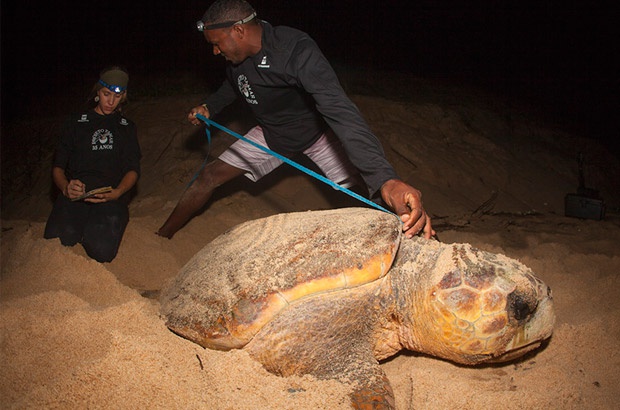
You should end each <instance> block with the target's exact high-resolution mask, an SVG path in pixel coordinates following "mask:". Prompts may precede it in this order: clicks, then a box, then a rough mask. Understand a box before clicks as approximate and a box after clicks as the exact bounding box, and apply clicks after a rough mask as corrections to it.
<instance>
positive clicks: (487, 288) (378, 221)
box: [161, 208, 555, 409]
mask: <svg viewBox="0 0 620 410" xmlns="http://www.w3.org/2000/svg"><path fill="white" fill-rule="evenodd" d="M401 236H402V234H401V223H400V221H399V220H398V218H397V217H396V216H394V215H391V214H388V213H385V212H381V211H376V210H372V209H365V208H344V209H338V210H329V211H308V212H299V213H289V214H279V215H274V216H271V217H267V218H263V219H258V220H254V221H249V222H245V223H243V224H240V225H238V226H236V227H234V228H232V229H231V230H229V231H228V232H226V233H224V234H222V235H220V236H219V237H217V238H216V239H215V240H213V241H212V242H211V243H210V244H208V245H207V246H205V247H204V248H203V249H202V250H201V251H200V252H198V253H197V254H196V255H195V256H194V257H193V258H192V259H191V260H190V261H189V262H188V263H187V264H186V265H185V266H184V267H183V268H182V269H181V271H180V273H179V275H178V276H177V277H176V278H175V279H174V280H173V281H172V282H171V284H170V286H169V287H168V288H167V289H166V290H164V292H163V293H162V299H161V302H162V305H161V313H162V315H163V317H164V318H165V320H166V325H167V326H168V327H169V328H170V329H171V330H172V331H173V332H175V333H177V334H179V335H181V336H183V337H185V338H187V339H189V340H192V341H194V342H196V343H198V344H199V345H201V346H203V347H207V348H211V349H220V350H229V349H235V348H237V349H244V350H246V351H248V352H249V354H250V356H251V357H253V358H254V359H255V360H257V361H258V362H260V363H261V364H262V365H263V366H264V367H265V368H266V369H267V370H268V371H270V372H272V373H275V374H278V375H281V376H288V375H303V374H312V375H314V376H316V377H318V378H323V379H327V378H331V379H339V380H341V381H343V382H346V383H352V384H353V386H352V391H353V393H352V394H351V401H352V405H353V407H355V408H390V409H391V408H394V396H393V393H392V389H391V387H390V384H389V381H388V380H387V377H386V375H385V373H384V372H383V370H382V369H381V367H380V366H379V362H378V361H379V360H381V359H385V358H387V357H389V356H391V355H394V354H395V353H397V352H398V351H399V350H401V349H409V350H412V351H416V352H423V353H426V354H430V355H435V356H439V357H441V358H444V359H449V360H452V361H454V362H457V363H463V364H477V363H482V362H488V361H504V360H511V359H514V358H516V357H518V356H520V355H521V354H523V353H525V352H527V351H530V350H532V349H534V348H536V347H538V346H539V345H540V343H541V342H542V341H543V340H544V339H546V338H548V337H549V336H550V335H551V331H552V327H553V323H554V319H555V316H554V313H553V306H552V298H551V291H550V289H549V288H548V287H547V286H546V285H545V284H544V283H542V282H541V281H540V280H539V279H537V278H536V277H535V276H534V274H533V273H532V272H531V270H530V269H528V268H527V267H525V266H524V265H523V264H521V263H519V262H518V261H516V260H513V259H510V258H508V257H506V256H503V255H500V254H493V253H489V252H484V251H481V250H478V249H476V248H474V247H472V246H471V245H468V244H442V243H440V242H437V241H430V240H426V239H423V238H414V239H403V240H402V241H401ZM367 406H370V407H367Z"/></svg>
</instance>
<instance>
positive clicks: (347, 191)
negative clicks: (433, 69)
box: [192, 114, 394, 214]
mask: <svg viewBox="0 0 620 410" xmlns="http://www.w3.org/2000/svg"><path fill="white" fill-rule="evenodd" d="M196 118H198V119H199V120H201V121H203V122H204V123H205V124H207V138H208V139H209V143H210V142H211V133H210V131H209V126H211V125H213V126H214V127H217V128H219V129H220V130H222V131H224V132H226V133H228V134H230V135H232V136H233V137H235V138H237V139H240V140H242V141H245V142H247V143H248V144H251V145H253V146H255V147H256V148H258V149H260V150H262V151H264V152H266V153H267V154H269V155H272V156H274V157H276V158H278V159H279V160H280V161H283V162H286V163H287V164H289V165H291V166H293V167H295V168H297V169H298V170H300V171H302V172H305V173H306V174H308V175H310V176H311V177H314V178H316V179H318V180H319V181H321V182H324V183H326V184H327V185H329V186H331V187H332V188H334V189H336V190H338V191H342V192H344V193H345V194H347V195H349V196H352V197H353V198H355V199H357V200H359V201H362V202H364V203H365V204H367V205H370V206H372V207H374V208H377V209H378V210H380V211H383V212H387V213H389V214H394V213H393V212H390V211H388V210H387V209H385V208H384V207H382V206H381V205H379V204H376V203H374V202H372V201H371V200H369V199H368V198H364V197H363V196H361V195H359V194H356V193H355V192H353V191H351V190H350V189H347V188H345V187H343V186H341V185H338V184H337V183H335V182H333V181H331V180H329V179H327V178H325V177H324V176H323V175H321V174H317V173H316V172H314V171H313V170H311V169H308V168H306V167H304V166H303V165H300V164H298V163H296V162H295V161H292V160H290V159H288V158H286V157H284V156H282V155H280V154H278V153H277V152H275V151H272V150H270V149H269V148H267V147H264V146H262V145H260V144H257V143H256V142H254V141H251V140H249V139H247V138H245V137H243V136H242V135H239V134H237V133H236V132H234V131H232V130H229V129H228V128H226V127H224V126H223V125H220V124H218V123H217V122H215V121H213V120H210V119H209V118H207V117H205V116H204V115H201V114H196ZM192 182H193V180H192Z"/></svg>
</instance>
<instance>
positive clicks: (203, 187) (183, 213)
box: [157, 159, 246, 239]
mask: <svg viewBox="0 0 620 410" xmlns="http://www.w3.org/2000/svg"><path fill="white" fill-rule="evenodd" d="M244 172H246V171H244V170H242V169H240V168H236V167H233V166H232V165H229V164H227V163H226V162H224V161H222V160H220V159H216V160H215V161H213V162H210V163H208V164H207V165H206V166H205V167H204V168H203V170H202V171H201V172H200V175H199V176H198V178H197V179H196V180H195V181H194V183H193V184H192V185H190V186H189V187H188V188H187V189H186V190H185V192H183V195H181V199H179V202H178V203H177V206H176V207H175V208H174V210H173V211H172V213H171V214H170V216H169V217H168V219H167V220H166V222H165V223H164V224H163V225H162V226H161V228H159V230H158V231H157V234H158V235H160V236H163V237H166V238H168V239H170V238H172V236H173V235H174V234H175V233H176V232H177V231H178V230H179V229H181V228H182V227H183V225H185V224H186V223H187V222H188V221H189V220H190V219H191V218H192V217H193V216H194V214H195V213H196V212H198V211H199V210H200V209H201V208H202V207H203V206H204V205H205V204H206V203H207V201H208V200H209V198H211V194H212V193H213V190H214V189H215V188H217V187H218V186H220V185H222V184H223V183H225V182H228V181H230V180H231V179H233V178H235V177H238V176H239V175H242V174H243V173H244Z"/></svg>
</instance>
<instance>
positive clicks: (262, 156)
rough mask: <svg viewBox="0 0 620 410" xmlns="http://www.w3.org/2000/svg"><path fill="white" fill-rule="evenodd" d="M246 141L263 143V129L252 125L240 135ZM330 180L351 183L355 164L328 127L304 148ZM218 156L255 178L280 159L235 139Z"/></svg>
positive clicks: (353, 177) (353, 178)
mask: <svg viewBox="0 0 620 410" xmlns="http://www.w3.org/2000/svg"><path fill="white" fill-rule="evenodd" d="M244 137H245V138H247V139H248V140H250V141H253V142H256V143H257V144H259V145H262V146H263V147H267V142H266V141H265V137H264V135H263V129H262V128H261V127H260V126H256V127H254V128H252V129H251V130H250V131H248V133H247V134H245V135H244ZM304 154H305V155H307V156H308V158H310V159H311V160H312V162H314V163H315V164H316V165H317V166H318V167H319V169H320V170H321V171H322V172H323V174H324V175H325V177H326V178H327V179H329V180H330V181H333V182H335V183H337V184H341V185H342V186H344V187H345V188H348V187H350V186H351V185H353V184H354V182H355V181H356V179H357V174H358V171H357V168H355V167H354V166H353V164H351V161H350V160H349V158H348V157H347V155H346V153H345V152H344V148H343V147H342V144H341V143H340V140H338V138H337V137H336V136H335V135H334V133H333V132H332V131H331V130H329V131H328V132H326V133H324V134H323V135H321V136H320V137H319V139H318V140H317V141H316V142H315V143H314V144H312V146H310V148H308V149H306V150H305V151H304ZM219 158H220V159H221V160H222V161H224V162H226V163H227V164H230V165H232V166H233V167H236V168H240V169H243V170H244V171H246V173H245V176H246V177H248V178H249V179H251V180H252V181H254V182H256V181H258V180H259V179H261V178H262V177H264V176H265V175H267V174H268V173H270V172H271V171H273V170H274V169H276V168H277V167H279V166H280V165H282V163H283V162H282V160H280V159H278V158H276V157H274V156H273V155H271V154H268V153H266V152H265V151H262V150H261V149H259V148H257V147H255V146H253V145H252V144H248V143H247V142H245V141H242V140H239V141H237V142H235V143H233V144H232V145H231V146H230V147H229V148H228V149H227V150H226V151H224V152H223V153H222V154H221V155H220V156H219Z"/></svg>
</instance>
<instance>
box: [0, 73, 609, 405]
mask: <svg viewBox="0 0 620 410" xmlns="http://www.w3.org/2000/svg"><path fill="white" fill-rule="evenodd" d="M356 81H358V79H356V78H352V79H350V80H349V81H348V82H345V86H346V87H347V89H348V90H349V91H351V92H352V99H353V100H354V102H355V103H356V104H357V105H358V106H359V107H360V109H361V111H362V112H363V113H364V115H365V116H366V118H367V120H368V122H369V124H370V126H371V128H372V129H373V130H375V132H376V133H377V134H378V136H379V137H380V138H381V140H382V142H383V144H384V147H385V150H386V155H387V156H388V157H389V159H390V161H391V162H392V163H393V164H394V166H395V167H396V168H397V171H398V172H399V174H400V175H401V177H402V178H404V179H405V180H407V181H408V182H410V183H411V184H412V185H414V186H416V187H417V188H419V189H420V190H422V192H423V194H424V201H425V206H426V208H427V210H428V211H429V213H430V214H431V215H432V217H433V221H434V225H435V228H436V230H437V231H438V236H439V239H440V240H441V241H443V242H446V243H451V242H468V243H471V244H473V245H475V246H477V247H479V248H482V249H485V250H488V251H492V252H498V253H503V254H505V255H508V256H510V257H512V258H515V259H518V260H520V261H521V262H523V263H524V264H526V265H527V266H529V267H530V268H532V269H533V271H534V272H536V274H537V275H538V276H539V277H540V278H541V279H543V280H544V281H545V282H546V283H547V284H548V285H549V286H550V287H551V288H552V290H553V294H554V298H555V307H556V314H557V318H558V319H557V324H556V328H555V331H554V334H553V336H552V338H551V339H550V340H549V341H548V343H546V344H545V346H544V347H543V348H541V349H540V350H538V351H536V352H534V353H532V354H529V355H528V356H527V357H525V358H523V359H521V360H518V361H515V362H512V363H507V364H500V365H487V366H477V367H466V366H459V365H455V364H453V363H450V362H447V361H443V360H439V359H436V358H433V357H427V356H423V355H419V354H416V353H413V352H402V353H401V354H398V355H397V356H395V357H392V358H390V359H389V360H387V361H385V362H384V363H382V366H383V368H384V369H385V371H386V373H387V374H388V377H389V379H390V381H391V383H392V386H393V388H394V392H395V395H396V403H397V406H398V408H399V409H409V408H417V409H448V408H450V409H452V408H462V409H492V408H506V409H531V408H556V409H560V408H561V409H584V408H587V409H612V408H617V407H618V403H619V400H618V396H619V394H620V381H619V380H618V377H617V376H618V369H620V354H619V353H618V351H619V350H618V339H619V338H620V324H619V320H618V318H619V317H620V312H619V310H620V308H619V304H618V302H617V301H618V300H619V299H620V286H619V283H618V282H619V281H618V277H619V272H620V245H619V243H620V229H619V228H620V214H619V212H618V209H619V205H620V198H619V196H620V189H619V185H618V181H620V164H619V163H618V160H617V159H615V158H614V157H612V156H611V155H610V154H609V153H608V152H607V151H606V150H605V148H604V147H601V146H599V145H597V144H596V143H594V142H592V141H589V140H586V139H584V138H581V137H579V136H575V135H573V134H569V133H567V132H565V131H562V130H560V129H559V128H557V127H555V126H553V125H549V124H548V123H544V122H542V121H541V120H539V119H537V118H535V117H533V116H531V115H530V114H528V112H526V111H525V110H522V109H517V108H515V107H514V106H511V105H510V104H507V103H505V102H503V101H501V100H497V99H494V97H491V96H488V95H484V94H481V93H478V92H474V91H471V90H463V89H457V88H451V87H446V86H442V85H437V84H430V83H426V82H421V81H419V82H415V80H412V79H408V84H410V85H411V87H412V88H413V89H416V90H418V92H417V93H415V94H412V95H408V96H406V98H405V97H403V96H402V95H396V93H391V90H390V89H389V88H386V89H382V90H380V92H376V93H374V94H373V95H368V94H367V95H362V94H361V93H357V92H356V91H359V89H360V88H361V87H358V84H357V82H356ZM414 82H415V84H413V83H414ZM365 89H367V88H365ZM199 100H200V96H197V95H182V96H168V97H158V98H155V97H150V98H141V99H136V100H134V101H132V103H131V105H130V106H129V107H128V109H127V111H126V114H127V116H128V117H130V118H131V119H133V120H134V121H135V122H136V123H137V124H138V129H139V139H140V144H141V147H142V150H143V154H144V158H143V161H142V167H143V175H142V178H141V180H140V183H139V192H138V195H137V196H136V197H135V199H134V200H133V202H132V203H131V206H130V212H131V220H130V222H129V225H128V228H127V231H126V233H125V236H124V239H123V243H122V245H121V249H120V251H119V254H118V256H117V258H116V259H115V260H114V261H113V262H111V263H106V264H100V263H97V262H95V261H93V260H90V259H89V258H88V257H86V255H85V253H84V251H83V250H82V249H81V247H80V246H79V245H78V246H75V247H73V248H66V247H63V246H62V245H61V244H60V242H59V241H58V240H44V239H43V238H42V236H43V229H44V224H45V220H46V217H47V214H48V213H49V211H50V210H51V205H52V202H51V200H50V182H49V169H50V168H49V167H50V162H49V161H50V158H51V151H50V150H49V149H47V150H46V149H43V150H42V151H41V152H39V153H38V154H37V155H38V156H39V160H38V161H30V162H29V164H30V168H29V170H28V178H29V183H28V185H27V188H24V185H23V184H22V185H21V188H20V189H14V190H13V191H12V192H10V193H9V194H6V193H5V194H4V197H3V214H2V253H1V256H2V260H1V277H0V403H1V404H0V407H1V408H63V409H65V408H66V409H73V408H75V409H77V408H80V409H81V408H184V409H185V408H187V409H191V408H210V409H258V408H260V409H339V408H341V409H346V408H349V404H348V398H347V394H348V391H349V388H348V386H345V385H341V384H339V383H337V382H334V381H319V380H316V379H314V378H312V377H290V378H281V377H277V376H274V375H271V374H269V373H267V372H266V371H265V370H264V369H262V368H261V366H260V365H259V364H257V363H256V362H254V361H253V360H252V359H250V358H249V356H247V355H246V354H245V353H244V352H243V351H230V352H220V351H212V350H205V349H203V348H201V347H200V346H198V345H195V344H193V343H191V342H189V341H187V340H184V339H182V338H180V337H178V336H176V335H175V334H173V333H171V332H170V331H168V329H167V328H166V327H165V325H164V323H163V321H162V319H161V318H160V317H159V302H158V301H157V299H156V298H154V297H153V296H154V295H156V294H157V292H158V291H159V290H160V289H161V288H162V286H164V285H165V283H166V282H167V281H168V280H170V279H171V278H173V277H174V276H175V275H176V273H177V272H178V271H179V270H180V268H181V267H182V266H183V265H184V264H185V263H186V262H187V261H188V260H189V259H190V258H191V257H192V255H194V254H195V253H196V252H197V251H198V250H200V249H201V248H202V247H203V246H204V245H205V244H207V243H208V242H209V241H211V240H212V239H213V238H215V237H216V236H217V235H219V234H220V233H222V232H224V231H225V230H227V229H229V228H230V227H232V226H234V225H236V224H238V223H241V222H243V221H246V220H249V219H254V218H258V217H263V216H267V215H271V214H275V213H279V212H291V211H300V210H308V209H326V208H332V207H345V206H355V205H358V203H357V202H356V201H355V200H353V199H349V198H347V197H346V196H344V195H343V194H342V193H338V192H336V191H334V190H332V189H331V188H329V187H327V186H323V184H322V183H320V182H318V181H314V180H312V179H311V178H309V177H306V176H303V175H300V173H299V172H298V171H296V170H293V169H291V168H290V167H287V166H285V167H282V168H281V169H279V170H277V171H275V172H274V173H273V175H271V176H269V177H267V178H265V180H264V181H261V182H260V183H257V184H253V183H250V182H249V181H247V180H245V179H244V178H240V179H237V180H235V181H233V182H232V183H231V184H229V185H228V186H226V187H224V188H222V189H221V190H220V191H219V192H218V193H217V194H216V195H215V196H214V198H213V200H212V202H211V203H210V204H209V207H208V208H207V209H206V210H205V212H204V213H202V214H201V215H199V216H197V217H196V218H194V219H193V220H192V221H191V222H190V223H189V224H188V225H187V226H186V227H185V228H184V229H183V230H181V231H180V232H179V233H178V234H177V235H176V236H175V237H174V238H173V239H172V240H168V239H164V238H160V237H158V236H156V235H155V234H154V232H155V231H156V230H157V228H158V227H159V226H160V225H161V224H162V223H163V221H164V220H165V218H166V217H167V215H168V214H169V212H170V211H171V210H172V208H173V207H174V205H175V204H176V200H177V199H178V197H179V195H180V193H181V192H182V190H183V189H184V187H185V186H186V184H187V183H188V181H189V180H190V178H191V176H192V175H193V173H194V172H195V171H196V170H197V169H198V168H199V167H200V164H201V163H202V161H203V159H204V156H205V155H206V153H207V151H209V153H210V155H211V156H215V155H217V154H219V153H220V152H221V151H222V150H223V149H225V147H226V146H227V145H228V144H229V143H230V142H232V141H233V138H232V137H230V136H227V135H225V134H223V133H221V132H219V131H218V132H214V135H213V142H212V144H211V147H210V148H209V147H207V145H206V139H205V137H204V129H203V128H202V127H194V126H191V125H189V124H188V123H186V122H185V121H184V117H185V112H186V110H187V109H188V108H190V107H191V106H193V104H195V103H196V102H198V101H199ZM233 117H234V116H232V115H228V116H224V117H222V123H224V124H225V125H226V126H228V127H229V128H232V129H233V130H235V131H237V132H242V131H243V130H244V129H245V128H247V126H248V122H247V120H245V119H242V120H240V121H233V120H231V118H233ZM57 124H58V121H57V119H55V118H54V119H46V120H45V121H41V124H39V125H38V126H39V127H41V128H40V129H43V128H44V129H47V130H52V132H51V134H52V136H53V131H54V130H55V129H57V128H56V127H57ZM32 127H37V125H30V128H29V129H30V130H31V131H32ZM36 130H37V129H35V131H36ZM7 132H9V133H10V132H14V133H16V135H15V136H16V137H19V136H20V134H19V132H20V127H19V126H17V127H14V128H11V129H8V131H7V129H5V130H4V132H3V138H6V137H7ZM41 132H42V131H41ZM30 134H31V135H32V134H33V133H32V132H31V133H30ZM35 134H36V133H35ZM3 148H4V147H3ZM579 152H582V153H584V154H585V159H586V162H585V165H586V166H585V171H586V174H585V175H586V182H587V184H588V186H589V187H592V188H595V189H597V190H598V191H599V193H600V194H601V196H602V197H603V198H604V199H605V201H606V203H607V205H608V207H607V214H606V217H605V218H604V219H603V220H600V221H598V220H588V219H585V220H584V219H576V218H570V217H566V216H564V202H563V201H564V195H565V194H567V193H573V192H576V189H577V184H578V177H577V162H576V160H575V159H576V158H577V155H578V153H579ZM8 165H10V164H6V163H3V173H5V172H6V169H5V166H8ZM4 175H6V173H5V174H4ZM4 183H5V179H4V177H3V184H4Z"/></svg>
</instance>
